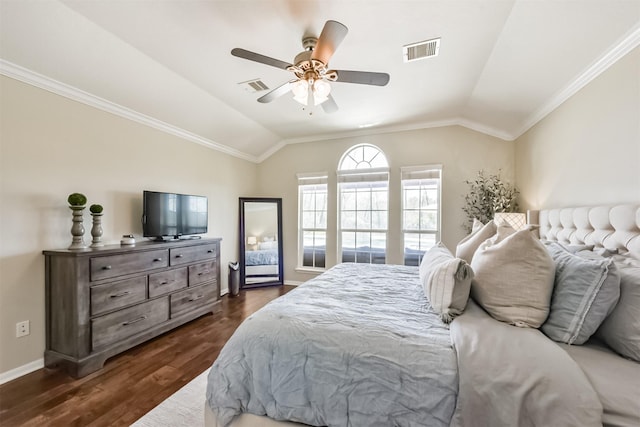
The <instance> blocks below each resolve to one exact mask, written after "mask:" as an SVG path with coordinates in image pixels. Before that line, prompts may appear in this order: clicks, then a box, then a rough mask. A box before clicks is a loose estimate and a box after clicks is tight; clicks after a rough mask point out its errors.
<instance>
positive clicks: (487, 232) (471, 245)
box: [456, 220, 498, 264]
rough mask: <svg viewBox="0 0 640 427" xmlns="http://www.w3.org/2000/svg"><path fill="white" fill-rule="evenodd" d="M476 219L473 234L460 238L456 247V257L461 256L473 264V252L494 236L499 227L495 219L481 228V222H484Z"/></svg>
mask: <svg viewBox="0 0 640 427" xmlns="http://www.w3.org/2000/svg"><path fill="white" fill-rule="evenodd" d="M476 221H477V220H475V221H474V222H473V230H474V231H472V232H471V234H469V235H468V236H466V237H465V238H464V239H462V240H460V243H458V246H457V247H456V257H458V258H461V259H463V260H465V261H467V262H468V263H469V264H471V260H472V259H473V254H474V253H475V252H476V250H477V249H478V247H479V246H480V245H481V244H482V242H484V241H485V240H487V239H488V238H490V237H493V236H494V235H495V234H496V232H497V230H498V228H497V227H496V224H495V222H493V220H491V221H489V222H488V223H486V224H485V225H483V226H482V227H481V228H478V227H479V224H482V223H481V222H480V221H477V222H476Z"/></svg>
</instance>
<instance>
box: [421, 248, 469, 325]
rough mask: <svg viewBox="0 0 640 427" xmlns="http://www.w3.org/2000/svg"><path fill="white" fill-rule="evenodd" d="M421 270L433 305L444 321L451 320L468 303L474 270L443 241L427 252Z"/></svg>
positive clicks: (423, 281) (423, 282) (425, 291)
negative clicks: (450, 250)
mask: <svg viewBox="0 0 640 427" xmlns="http://www.w3.org/2000/svg"><path fill="white" fill-rule="evenodd" d="M419 271H420V279H421V281H422V286H423V288H424V293H425V295H426V297H427V299H428V300H429V302H430V303H431V306H432V307H433V309H434V310H435V312H436V313H438V314H439V315H440V318H441V319H442V321H443V322H445V323H450V322H451V321H452V320H453V319H454V317H456V316H457V315H459V314H461V313H462V312H463V311H464V309H465V307H466V306H467V301H468V300H469V290H470V288H471V279H473V270H471V267H469V264H467V262H466V261H465V260H462V259H460V258H455V257H454V256H453V255H452V254H451V252H449V249H447V247H446V246H445V245H444V244H442V243H441V242H439V243H438V244H437V245H435V246H434V247H432V248H431V249H429V251H427V252H426V253H425V254H424V257H423V258H422V262H421V263H420V270H419Z"/></svg>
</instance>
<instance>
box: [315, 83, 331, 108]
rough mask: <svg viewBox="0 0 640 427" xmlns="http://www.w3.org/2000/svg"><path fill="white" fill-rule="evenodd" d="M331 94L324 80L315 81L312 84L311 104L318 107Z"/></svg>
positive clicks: (328, 85) (329, 87)
mask: <svg viewBox="0 0 640 427" xmlns="http://www.w3.org/2000/svg"><path fill="white" fill-rule="evenodd" d="M330 93H331V85H330V84H329V83H328V82H327V81H325V80H316V81H315V82H313V103H314V105H320V104H322V103H323V102H325V101H326V100H327V99H329V94H330Z"/></svg>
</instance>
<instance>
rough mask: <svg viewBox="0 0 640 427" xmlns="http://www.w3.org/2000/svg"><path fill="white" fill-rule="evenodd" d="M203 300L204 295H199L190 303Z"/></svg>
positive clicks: (190, 300) (191, 299)
mask: <svg viewBox="0 0 640 427" xmlns="http://www.w3.org/2000/svg"><path fill="white" fill-rule="evenodd" d="M201 298H204V295H198V296H197V297H193V298H190V299H189V302H193V301H198V300H199V299H201Z"/></svg>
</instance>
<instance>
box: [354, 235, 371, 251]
mask: <svg viewBox="0 0 640 427" xmlns="http://www.w3.org/2000/svg"><path fill="white" fill-rule="evenodd" d="M370 244H371V233H362V232H358V233H356V247H357V248H368V247H370V246H371V245H370Z"/></svg>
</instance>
